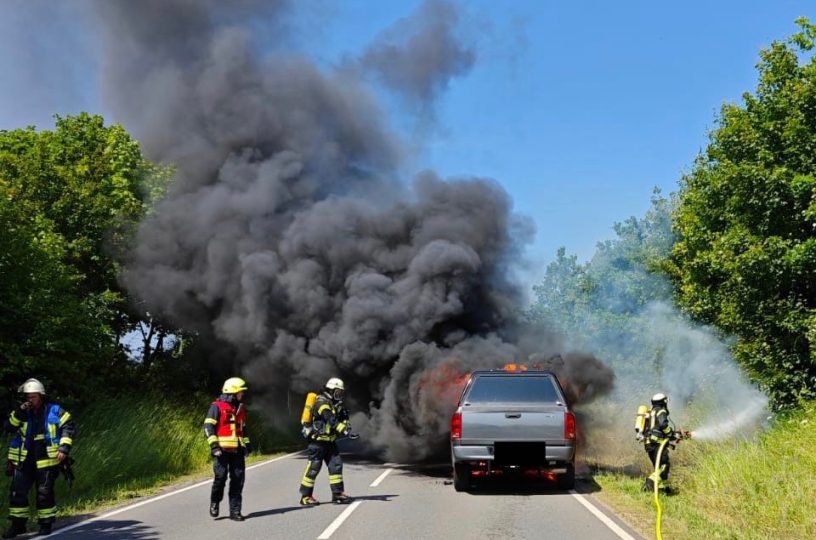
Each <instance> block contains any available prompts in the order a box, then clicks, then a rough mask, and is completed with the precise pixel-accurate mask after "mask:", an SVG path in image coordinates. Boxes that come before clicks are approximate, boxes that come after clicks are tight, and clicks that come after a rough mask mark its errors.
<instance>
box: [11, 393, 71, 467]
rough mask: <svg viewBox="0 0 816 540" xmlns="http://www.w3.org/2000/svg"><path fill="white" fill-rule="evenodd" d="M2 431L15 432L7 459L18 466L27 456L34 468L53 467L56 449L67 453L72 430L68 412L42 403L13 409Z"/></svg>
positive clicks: (52, 404) (55, 461) (55, 463)
mask: <svg viewBox="0 0 816 540" xmlns="http://www.w3.org/2000/svg"><path fill="white" fill-rule="evenodd" d="M4 427H5V430H6V431H7V432H9V433H14V434H15V435H14V438H12V440H11V442H10V443H9V451H8V459H9V461H11V463H12V464H13V465H14V466H15V467H20V466H21V465H22V463H23V462H25V460H26V458H27V457H29V456H30V457H31V459H34V460H36V464H37V469H44V468H46V467H55V466H56V465H57V464H58V463H59V462H58V461H57V452H63V453H64V454H68V453H69V452H70V451H71V445H72V444H73V443H74V440H73V436H74V430H75V424H74V421H73V420H72V419H71V414H70V413H69V412H68V411H66V410H65V409H63V408H62V407H60V406H59V405H57V404H56V403H44V404H43V405H42V406H41V407H40V408H39V409H36V410H33V409H29V410H27V411H22V410H20V409H15V410H14V411H12V412H11V414H9V417H8V419H7V420H6V422H5V426H4Z"/></svg>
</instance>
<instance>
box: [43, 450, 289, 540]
mask: <svg viewBox="0 0 816 540" xmlns="http://www.w3.org/2000/svg"><path fill="white" fill-rule="evenodd" d="M296 454H300V452H292V453H291V454H286V455H283V456H278V457H276V458H272V459H270V460H268V461H262V462H261V463H256V464H255V465H251V466H249V467H247V468H246V470H251V469H257V468H258V467H263V466H264V465H268V464H270V463H274V462H275V461H280V460H282V459H286V458H288V457H291V456H294V455H296ZM207 485H212V480H204V481H203V482H199V483H197V484H193V485H192V486H187V487H183V488H181V489H177V490H175V491H171V492H169V493H165V494H163V495H159V496H158V497H152V498H150V499H145V500H143V501H140V502H137V503H135V504H131V505H128V506H124V507H122V508H118V509H116V510H112V511H110V512H108V513H107V514H102V515H101V516H96V517H92V518H90V519H86V520H83V521H80V522H78V523H74V524H73V525H69V526H67V527H63V528H61V529H57V530H55V531H54V533H53V536H59V535H60V534H62V533H66V532H68V531H72V530H74V529H77V528H79V527H83V526H85V525H87V524H88V523H93V522H94V521H100V520H103V519H107V518H109V517H113V516H116V515H118V514H121V513H123V512H127V511H129V510H133V509H135V508H139V507H140V506H144V505H146V504H150V503H154V502H156V501H160V500H162V499H166V498H167V497H172V496H173V495H178V494H179V493H184V492H185V491H190V490H191V489H195V488H197V487H201V486H207Z"/></svg>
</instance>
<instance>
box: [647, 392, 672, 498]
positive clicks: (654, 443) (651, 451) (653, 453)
mask: <svg viewBox="0 0 816 540" xmlns="http://www.w3.org/2000/svg"><path fill="white" fill-rule="evenodd" d="M668 402H669V398H668V397H666V394H664V393H662V392H658V393H657V394H655V395H653V396H652V408H651V410H650V411H649V412H648V416H647V418H646V429H645V430H644V433H643V436H644V439H643V440H644V443H645V445H646V453H647V454H648V455H649V461H651V462H652V470H654V467H655V465H656V463H655V462H656V461H657V456H658V450H659V449H660V444H661V443H662V442H664V441H665V440H666V439H668V440H669V441H674V440H676V434H675V430H674V428H673V427H672V422H671V420H669V407H668ZM664 446H665V445H664ZM660 466H661V472H660V479H661V482H662V483H665V482H666V481H668V479H669V469H670V468H671V463H670V461H669V451H668V449H667V448H665V449H664V451H663V452H660ZM653 489H654V481H653V480H652V479H651V478H646V482H645V483H644V484H643V491H652V490H653Z"/></svg>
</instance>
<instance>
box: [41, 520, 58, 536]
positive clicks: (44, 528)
mask: <svg viewBox="0 0 816 540" xmlns="http://www.w3.org/2000/svg"><path fill="white" fill-rule="evenodd" d="M53 527H54V523H53V522H51V521H40V531H39V532H38V533H37V534H38V535H39V536H48V535H49V534H51V529H52V528H53Z"/></svg>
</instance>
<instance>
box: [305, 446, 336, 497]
mask: <svg viewBox="0 0 816 540" xmlns="http://www.w3.org/2000/svg"><path fill="white" fill-rule="evenodd" d="M324 462H325V463H326V465H327V466H328V468H329V486H330V487H331V491H332V494H333V495H339V494H340V493H343V459H342V458H341V457H340V451H339V450H338V449H337V444H336V443H334V442H330V441H312V442H310V443H309V446H307V447H306V470H305V471H304V472H303V480H301V482H300V494H301V495H302V496H303V497H310V496H311V495H312V492H313V491H314V485H315V479H316V478H317V475H318V473H319V472H320V469H321V468H322V467H323V463H324Z"/></svg>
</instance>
